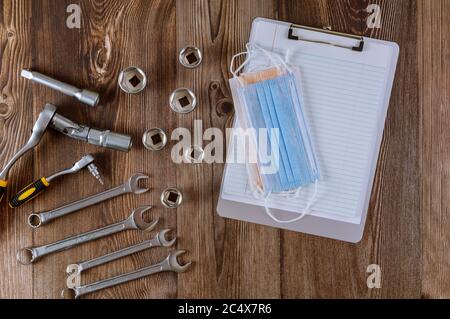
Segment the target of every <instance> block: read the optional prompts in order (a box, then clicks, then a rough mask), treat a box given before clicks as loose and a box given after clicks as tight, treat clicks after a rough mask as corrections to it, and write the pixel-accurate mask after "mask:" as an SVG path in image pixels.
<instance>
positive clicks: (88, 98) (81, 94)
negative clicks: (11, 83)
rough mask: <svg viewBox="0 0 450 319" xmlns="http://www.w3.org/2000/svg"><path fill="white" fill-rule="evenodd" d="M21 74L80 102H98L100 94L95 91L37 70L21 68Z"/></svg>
mask: <svg viewBox="0 0 450 319" xmlns="http://www.w3.org/2000/svg"><path fill="white" fill-rule="evenodd" d="M21 75H22V77H24V78H26V79H28V80H30V81H33V82H36V83H39V84H42V85H45V86H46V87H49V88H51V89H53V90H56V91H59V92H61V93H63V94H65V95H68V96H72V97H74V98H76V99H77V100H78V101H80V102H81V103H84V104H87V105H90V106H97V105H98V103H99V102H100V95H99V94H98V93H96V92H93V91H90V90H82V89H79V88H77V87H75V86H73V85H70V84H67V83H64V82H61V81H58V80H55V79H53V78H51V77H49V76H47V75H44V74H41V73H39V72H35V71H30V70H26V69H24V70H22V72H21Z"/></svg>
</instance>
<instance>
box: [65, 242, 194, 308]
mask: <svg viewBox="0 0 450 319" xmlns="http://www.w3.org/2000/svg"><path fill="white" fill-rule="evenodd" d="M184 253H185V251H184V250H177V251H175V252H173V253H171V254H170V255H169V256H167V258H166V259H164V260H163V261H161V262H160V263H157V264H156V265H152V266H149V267H145V268H141V269H138V270H135V271H132V272H130V273H127V274H123V275H119V276H115V277H112V278H108V279H105V280H101V281H98V282H95V283H92V284H89V285H86V286H81V287H76V288H66V289H64V290H63V291H62V292H61V296H62V297H63V298H65V299H77V298H80V297H81V296H84V295H87V294H90V293H93V292H96V291H100V290H103V289H106V288H110V287H113V286H117V285H121V284H124V283H127V282H130V281H133V280H137V279H141V278H144V277H148V276H151V275H154V274H157V273H160V272H165V271H171V272H176V273H183V272H185V271H187V270H188V269H189V267H190V266H191V264H192V263H191V262H189V263H187V264H185V265H183V266H182V265H180V264H179V263H178V259H177V258H178V256H180V255H182V254H184Z"/></svg>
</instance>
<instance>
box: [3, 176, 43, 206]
mask: <svg viewBox="0 0 450 319" xmlns="http://www.w3.org/2000/svg"><path fill="white" fill-rule="evenodd" d="M49 186H50V183H49V182H48V181H47V180H46V179H45V177H42V178H41V179H39V180H37V181H36V182H34V183H31V184H30V185H28V186H27V187H25V188H24V189H23V190H21V191H20V192H18V193H17V194H16V195H15V196H14V197H13V198H11V200H10V201H9V206H10V207H11V208H17V207H19V206H22V205H23V204H25V203H26V202H29V201H30V200H32V199H33V198H35V197H36V196H38V195H40V194H41V193H42V192H43V191H44V190H45V189H47V188H48V187H49Z"/></svg>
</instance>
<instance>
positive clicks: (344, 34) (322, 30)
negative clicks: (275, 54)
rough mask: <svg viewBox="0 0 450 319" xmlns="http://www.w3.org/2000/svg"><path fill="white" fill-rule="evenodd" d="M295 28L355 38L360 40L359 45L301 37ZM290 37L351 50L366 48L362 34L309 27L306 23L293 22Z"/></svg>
mask: <svg viewBox="0 0 450 319" xmlns="http://www.w3.org/2000/svg"><path fill="white" fill-rule="evenodd" d="M294 29H303V30H308V31H313V32H321V33H326V34H331V35H335V36H340V37H346V38H350V39H355V40H358V41H359V45H357V46H346V45H342V44H338V43H332V42H327V41H320V40H309V39H300V37H299V36H296V35H294ZM288 38H289V39H290V40H296V41H307V42H313V43H320V44H327V45H332V46H335V47H339V48H345V49H350V50H353V51H358V52H362V51H363V49H364V38H363V37H362V36H359V35H353V34H348V33H343V32H337V31H332V30H328V29H319V28H313V27H307V26H304V25H297V24H291V27H290V28H289V35H288Z"/></svg>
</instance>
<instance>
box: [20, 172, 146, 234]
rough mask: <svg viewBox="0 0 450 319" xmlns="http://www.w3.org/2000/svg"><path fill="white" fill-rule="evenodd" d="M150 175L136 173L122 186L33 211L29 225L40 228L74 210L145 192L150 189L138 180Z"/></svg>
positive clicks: (29, 218)
mask: <svg viewBox="0 0 450 319" xmlns="http://www.w3.org/2000/svg"><path fill="white" fill-rule="evenodd" d="M149 178H150V177H148V176H146V175H144V174H135V175H133V176H131V177H130V178H129V179H128V181H127V182H126V183H124V184H122V185H120V186H117V187H115V188H112V189H110V190H107V191H105V192H102V193H99V194H95V195H92V196H89V197H87V198H84V199H81V200H79V201H76V202H73V203H71V204H68V205H65V206H62V207H60V208H57V209H54V210H51V211H48V212H44V213H32V214H31V215H30V216H29V217H28V225H30V226H31V227H32V228H39V227H40V226H42V225H45V224H47V223H49V222H50V221H52V220H54V219H56V218H60V217H63V216H66V215H69V214H71V213H73V212H76V211H79V210H81V209H84V208H86V207H90V206H93V205H96V204H98V203H101V202H104V201H106V200H108V199H111V198H114V197H117V196H120V195H124V194H129V193H133V194H136V195H140V194H144V193H146V192H148V191H149V189H148V188H140V187H139V184H138V182H139V181H140V180H142V179H149Z"/></svg>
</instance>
